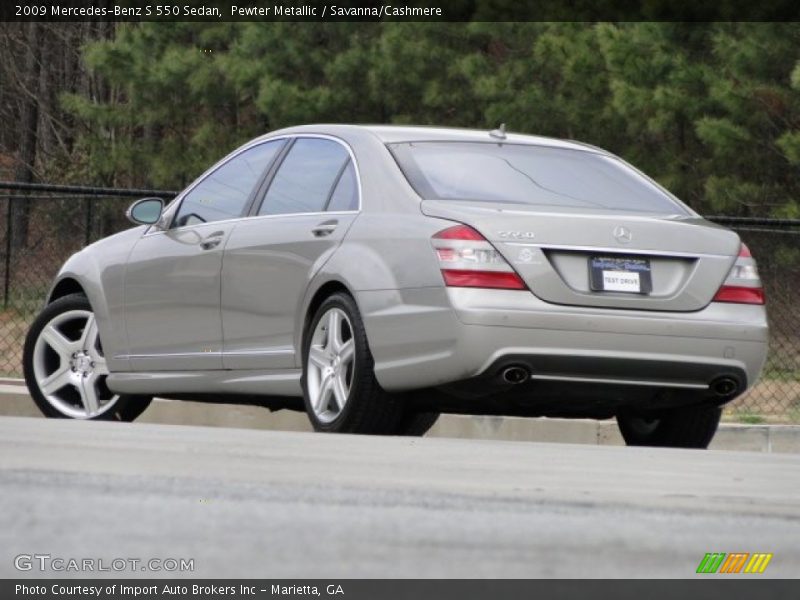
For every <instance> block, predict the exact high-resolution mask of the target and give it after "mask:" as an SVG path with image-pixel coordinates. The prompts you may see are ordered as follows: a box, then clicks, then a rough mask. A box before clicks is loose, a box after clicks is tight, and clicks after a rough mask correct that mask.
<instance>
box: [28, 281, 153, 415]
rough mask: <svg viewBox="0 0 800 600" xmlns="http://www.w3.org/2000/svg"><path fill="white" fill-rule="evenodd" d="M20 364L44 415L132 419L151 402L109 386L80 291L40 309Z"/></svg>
mask: <svg viewBox="0 0 800 600" xmlns="http://www.w3.org/2000/svg"><path fill="white" fill-rule="evenodd" d="M22 363H23V364H22V367H23V372H24V374H25V383H26V384H27V386H28V390H29V391H30V394H31V397H32V398H33V401H34V402H35V403H36V405H37V406H38V407H39V409H40V410H41V411H42V413H44V415H45V416H47V417H54V418H63V419H95V420H101V419H103V420H114V421H133V420H134V419H135V418H136V417H138V416H139V415H140V414H142V413H143V412H144V411H145V409H146V408H147V407H148V406H149V404H150V401H151V398H149V397H144V396H128V395H120V394H115V393H113V392H112V391H111V390H109V389H108V386H107V385H106V378H107V377H108V374H109V371H108V366H107V364H106V358H105V354H104V353H103V346H102V344H101V343H100V336H99V333H98V330H97V321H96V320H95V317H94V312H93V311H92V307H91V305H90V304H89V300H88V299H87V298H86V296H84V295H83V294H72V295H69V296H65V297H63V298H59V299H58V300H55V301H54V302H52V303H50V304H48V305H47V306H46V307H45V308H44V310H43V311H42V312H41V314H39V316H38V317H37V318H36V320H35V321H34V322H33V325H32V326H31V328H30V330H29V331H28V335H27V337H26V339H25V348H24V351H23V357H22Z"/></svg>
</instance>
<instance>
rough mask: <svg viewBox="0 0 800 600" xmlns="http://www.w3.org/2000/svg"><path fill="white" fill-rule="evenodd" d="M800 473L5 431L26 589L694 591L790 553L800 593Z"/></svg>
mask: <svg viewBox="0 0 800 600" xmlns="http://www.w3.org/2000/svg"><path fill="white" fill-rule="evenodd" d="M798 474H800V456H797V455H793V454H767V453H752V452H717V451H705V452H704V451H690V450H664V449H646V448H624V447H614V446H589V445H573V444H547V443H526V442H501V441H492V440H462V439H437V438H422V439H416V438H379V437H368V436H344V435H342V436H333V435H322V434H310V433H303V432H276V431H257V430H244V429H228V428H222V427H216V428H207V427H186V426H181V427H178V426H169V425H150V424H144V423H136V424H132V425H130V424H118V423H82V422H72V421H57V420H45V419H26V418H8V417H6V418H0V486H1V487H0V489H2V491H3V493H2V494H1V495H0V507H2V510H0V577H11V576H33V575H40V574H37V573H30V572H28V573H19V572H17V571H16V570H14V568H13V557H14V556H16V555H18V554H20V553H26V552H27V553H32V552H47V553H50V554H52V555H54V556H62V557H106V558H107V559H108V560H110V559H113V558H114V557H137V558H143V559H146V558H150V557H173V558H193V559H194V560H195V571H194V572H193V573H187V575H189V574H191V575H193V576H197V577H272V578H275V577H692V576H695V575H694V572H695V569H696V567H697V564H698V563H699V562H700V560H701V559H702V557H703V555H704V554H705V553H706V552H772V553H774V558H773V560H772V562H771V563H770V565H769V568H768V569H767V572H766V573H765V574H764V576H775V577H778V576H781V577H796V576H797V574H798V573H800V568H798V567H800V547H799V546H798V545H797V539H800V502H798V500H800V477H798ZM50 575H52V574H50ZM131 575H133V576H135V575H137V573H133V574H131ZM147 575H148V576H152V575H153V574H152V573H148V574H147Z"/></svg>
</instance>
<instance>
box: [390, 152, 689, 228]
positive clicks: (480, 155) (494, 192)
mask: <svg viewBox="0 0 800 600" xmlns="http://www.w3.org/2000/svg"><path fill="white" fill-rule="evenodd" d="M389 148H390V150H391V151H392V153H393V154H394V156H395V158H396V159H397V162H398V164H399V165H400V168H401V170H402V171H403V173H404V174H405V175H406V177H407V178H408V180H409V183H411V185H412V186H413V187H414V189H415V190H416V191H417V193H418V194H419V195H420V196H421V197H422V198H424V199H431V200H467V201H481V202H506V203H514V204H528V205H533V206H536V207H541V208H542V209H558V208H559V207H569V208H586V209H593V208H594V209H601V210H613V211H631V212H642V213H658V214H670V215H674V214H681V215H685V214H688V213H687V211H686V209H685V208H683V207H682V206H681V205H680V204H679V203H677V202H676V201H675V200H674V199H673V198H672V197H671V196H670V195H669V194H667V193H666V192H664V190H662V189H661V188H659V187H658V186H657V185H656V184H654V183H653V182H652V181H650V180H649V179H648V178H646V177H644V176H643V175H641V174H640V173H638V172H637V171H636V170H635V169H633V168H631V167H630V166H628V165H627V164H626V163H625V162H624V161H622V160H620V159H618V158H615V157H613V156H608V155H605V154H600V153H598V152H593V151H584V150H573V149H568V148H553V147H547V146H533V145H522V144H497V143H482V142H471V143H470V142H414V143H402V144H392V145H390V146H389Z"/></svg>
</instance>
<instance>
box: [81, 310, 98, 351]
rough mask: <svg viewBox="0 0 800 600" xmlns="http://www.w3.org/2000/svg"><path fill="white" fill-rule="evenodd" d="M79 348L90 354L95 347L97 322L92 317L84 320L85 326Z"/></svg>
mask: <svg viewBox="0 0 800 600" xmlns="http://www.w3.org/2000/svg"><path fill="white" fill-rule="evenodd" d="M80 346H81V348H82V349H84V350H89V351H90V352H92V353H94V351H95V347H96V346H97V321H96V320H95V318H94V315H90V316H89V318H88V319H86V325H85V326H84V328H83V334H81V340H80Z"/></svg>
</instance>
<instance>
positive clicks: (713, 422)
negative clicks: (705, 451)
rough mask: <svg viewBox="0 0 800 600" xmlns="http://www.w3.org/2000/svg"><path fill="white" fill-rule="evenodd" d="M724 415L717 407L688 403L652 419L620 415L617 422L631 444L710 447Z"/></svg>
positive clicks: (627, 442)
mask: <svg viewBox="0 0 800 600" xmlns="http://www.w3.org/2000/svg"><path fill="white" fill-rule="evenodd" d="M721 417H722V409H721V408H719V407H716V406H687V407H683V408H676V409H673V410H670V411H668V412H665V413H662V414H659V415H658V416H653V417H650V418H647V417H643V416H638V415H629V414H620V415H617V425H618V426H619V430H620V433H622V437H623V439H624V440H625V443H626V444H627V445H628V446H659V447H667V448H708V445H709V444H710V443H711V440H712V439H713V437H714V434H715V433H716V431H717V427H718V426H719V421H720V418H721Z"/></svg>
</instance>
